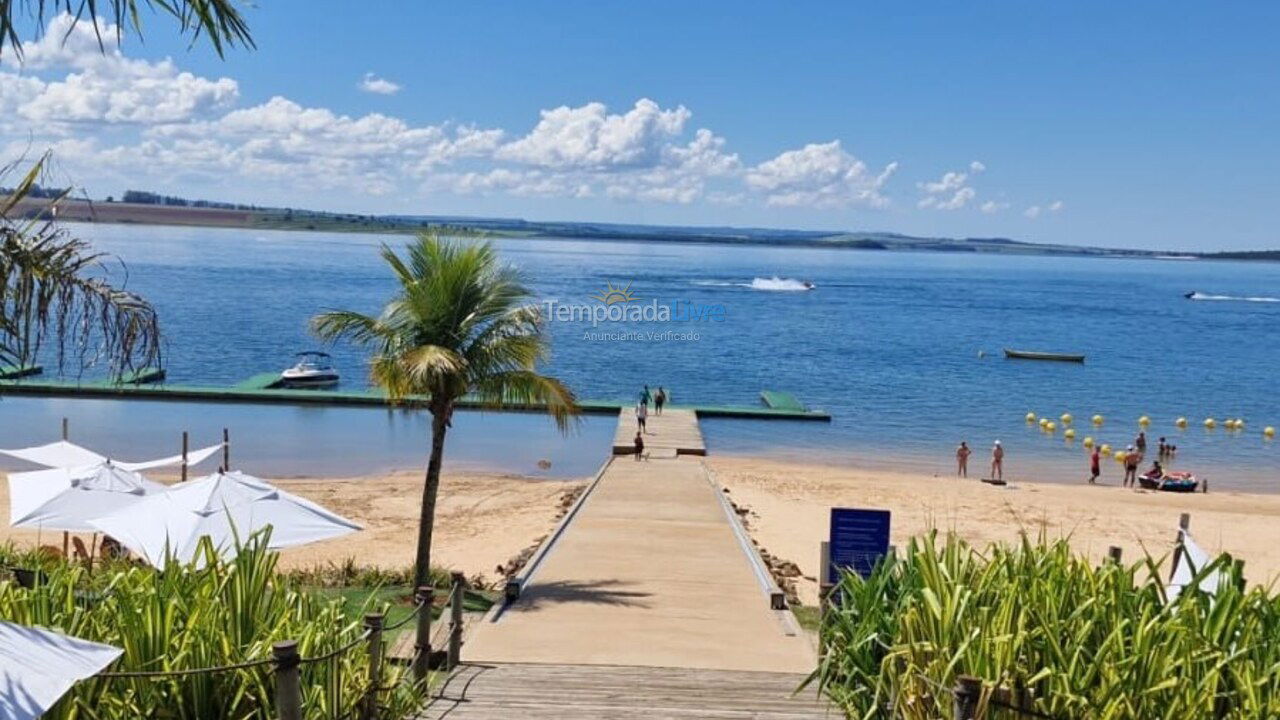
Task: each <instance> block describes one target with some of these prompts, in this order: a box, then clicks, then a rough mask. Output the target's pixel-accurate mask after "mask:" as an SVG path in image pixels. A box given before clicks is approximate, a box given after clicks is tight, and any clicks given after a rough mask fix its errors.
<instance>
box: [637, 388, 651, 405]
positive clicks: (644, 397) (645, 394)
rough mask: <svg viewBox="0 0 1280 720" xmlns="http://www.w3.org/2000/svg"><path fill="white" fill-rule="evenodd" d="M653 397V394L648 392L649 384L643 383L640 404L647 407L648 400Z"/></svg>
mask: <svg viewBox="0 0 1280 720" xmlns="http://www.w3.org/2000/svg"><path fill="white" fill-rule="evenodd" d="M652 399H653V395H652V394H651V393H650V392H649V386H648V385H645V386H644V390H641V391H640V404H641V405H644V406H645V408H648V407H649V401H650V400H652Z"/></svg>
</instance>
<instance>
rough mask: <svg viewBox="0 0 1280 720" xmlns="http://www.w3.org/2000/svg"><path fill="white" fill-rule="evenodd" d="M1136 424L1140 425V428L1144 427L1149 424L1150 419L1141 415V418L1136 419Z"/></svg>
mask: <svg viewBox="0 0 1280 720" xmlns="http://www.w3.org/2000/svg"><path fill="white" fill-rule="evenodd" d="M1138 424H1139V425H1141V426H1142V427H1146V426H1148V425H1150V424H1151V418H1149V417H1147V416H1146V415H1143V416H1142V417H1140V418H1138Z"/></svg>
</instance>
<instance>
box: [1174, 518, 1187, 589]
mask: <svg viewBox="0 0 1280 720" xmlns="http://www.w3.org/2000/svg"><path fill="white" fill-rule="evenodd" d="M1190 527H1191V513H1182V514H1181V515H1179V516H1178V537H1177V540H1176V541H1175V542H1174V545H1173V563H1172V564H1171V565H1169V580H1170V581H1172V580H1173V574H1174V573H1175V572H1176V571H1177V570H1178V561H1179V560H1181V559H1182V534H1183V533H1185V532H1186V531H1187V530H1188V529H1189V528H1190Z"/></svg>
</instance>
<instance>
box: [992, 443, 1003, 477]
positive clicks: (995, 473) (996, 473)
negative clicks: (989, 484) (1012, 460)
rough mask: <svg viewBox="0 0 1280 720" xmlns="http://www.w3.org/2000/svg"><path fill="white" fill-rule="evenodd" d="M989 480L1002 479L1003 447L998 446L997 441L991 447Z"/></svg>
mask: <svg viewBox="0 0 1280 720" xmlns="http://www.w3.org/2000/svg"><path fill="white" fill-rule="evenodd" d="M991 478H992V479H993V480H1003V479H1004V447H1003V446H1001V445H1000V441H999V440H997V441H996V444H995V445H992V446H991Z"/></svg>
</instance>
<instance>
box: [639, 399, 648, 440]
mask: <svg viewBox="0 0 1280 720" xmlns="http://www.w3.org/2000/svg"><path fill="white" fill-rule="evenodd" d="M648 419H649V405H648V404H646V403H640V404H639V405H637V406H636V425H637V426H639V428H640V429H639V432H640V433H645V432H649V431H648V430H646V429H645V427H644V423H645V420H648ZM637 434H638V433H637Z"/></svg>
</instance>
